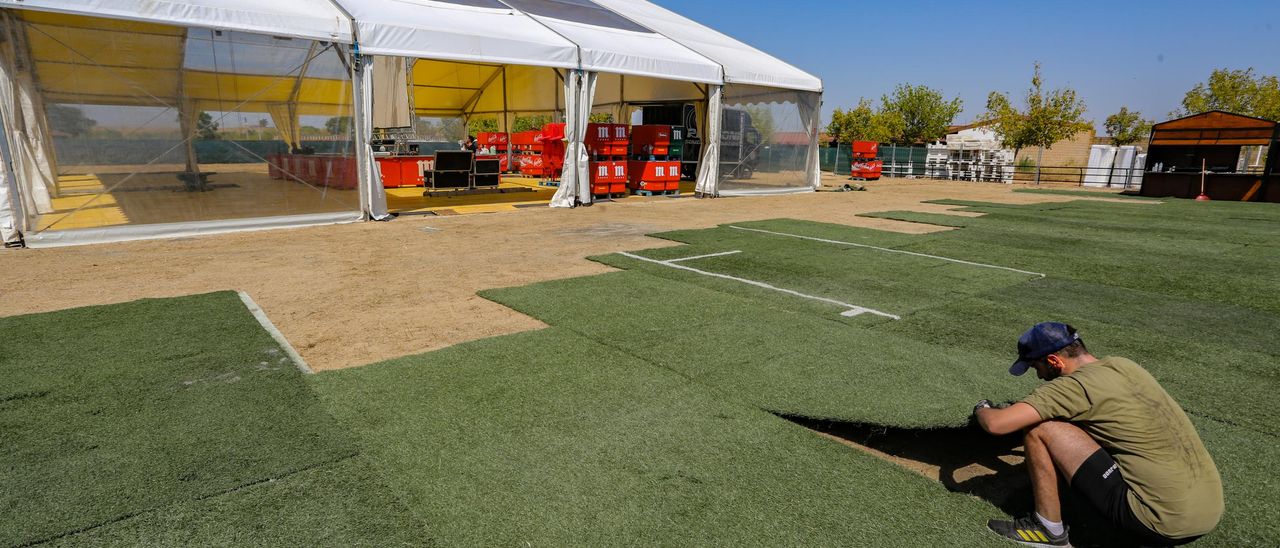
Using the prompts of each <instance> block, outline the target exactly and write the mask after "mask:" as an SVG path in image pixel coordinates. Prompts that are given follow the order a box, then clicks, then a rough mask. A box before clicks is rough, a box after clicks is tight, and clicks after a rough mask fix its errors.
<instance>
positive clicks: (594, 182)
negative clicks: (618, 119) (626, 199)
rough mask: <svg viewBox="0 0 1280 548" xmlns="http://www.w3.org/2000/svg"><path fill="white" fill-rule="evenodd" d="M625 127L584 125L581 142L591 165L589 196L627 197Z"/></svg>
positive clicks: (616, 125)
mask: <svg viewBox="0 0 1280 548" xmlns="http://www.w3.org/2000/svg"><path fill="white" fill-rule="evenodd" d="M629 129H630V128H629V127H628V126H627V124H587V134H586V135H583V139H582V142H583V144H584V145H586V147H587V154H588V155H590V157H591V161H590V163H588V168H587V169H588V170H589V173H590V174H591V194H594V195H597V196H601V195H606V196H612V195H614V194H626V193H627V169H628V166H627V145H628V143H630V141H631V138H630V135H629V131H628V130H629Z"/></svg>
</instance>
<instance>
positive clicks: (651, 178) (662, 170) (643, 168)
mask: <svg viewBox="0 0 1280 548" xmlns="http://www.w3.org/2000/svg"><path fill="white" fill-rule="evenodd" d="M627 164H628V165H627V178H628V180H629V181H630V183H631V188H633V189H634V188H640V183H642V182H649V183H667V182H673V183H676V184H677V185H678V184H679V183H680V162H679V161H678V160H662V161H655V162H648V161H635V160H633V161H630V162H628V163H627ZM646 190H649V189H647V188H646Z"/></svg>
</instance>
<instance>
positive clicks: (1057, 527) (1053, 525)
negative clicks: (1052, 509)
mask: <svg viewBox="0 0 1280 548" xmlns="http://www.w3.org/2000/svg"><path fill="white" fill-rule="evenodd" d="M1036 519H1038V520H1040V525H1043V526H1044V528H1045V529H1048V530H1049V532H1050V533H1053V536H1055V537H1057V536H1061V535H1062V532H1063V531H1065V530H1066V527H1065V526H1064V525H1062V522H1061V521H1049V520H1048V518H1045V517H1044V516H1042V515H1040V512H1036Z"/></svg>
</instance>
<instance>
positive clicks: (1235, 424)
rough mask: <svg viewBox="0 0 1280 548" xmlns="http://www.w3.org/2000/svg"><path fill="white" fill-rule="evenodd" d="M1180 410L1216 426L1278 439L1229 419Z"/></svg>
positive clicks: (1191, 410) (1270, 434)
mask: <svg viewBox="0 0 1280 548" xmlns="http://www.w3.org/2000/svg"><path fill="white" fill-rule="evenodd" d="M1182 410H1183V411H1184V412H1186V413H1187V414H1188V415H1195V416H1197V417H1200V418H1202V419H1205V420H1210V421H1213V422H1216V423H1218V424H1225V425H1227V426H1231V427H1234V428H1239V429H1241V430H1248V431H1250V432H1253V433H1255V434H1262V435H1264V436H1270V437H1273V438H1280V434H1273V433H1271V432H1267V431H1266V430H1258V429H1257V428H1254V427H1252V426H1249V425H1247V424H1240V423H1238V422H1235V421H1233V420H1230V419H1223V418H1219V417H1215V416H1213V415H1210V414H1208V413H1202V412H1200V411H1196V410H1195V409H1187V408H1185V407H1184V408H1182Z"/></svg>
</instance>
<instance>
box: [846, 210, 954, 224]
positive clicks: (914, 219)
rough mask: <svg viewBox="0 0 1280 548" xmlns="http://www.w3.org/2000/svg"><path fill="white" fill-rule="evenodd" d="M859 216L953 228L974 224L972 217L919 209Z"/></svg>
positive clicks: (860, 214)
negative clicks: (926, 211) (923, 211)
mask: <svg viewBox="0 0 1280 548" xmlns="http://www.w3.org/2000/svg"><path fill="white" fill-rule="evenodd" d="M858 216H859V217H870V218H873V219H890V220H894V221H906V222H909V223H920V224H926V225H938V226H946V227H951V228H964V227H966V226H970V225H972V224H974V221H972V220H971V219H972V217H961V216H959V215H945V214H939V213H921V212H919V211H876V212H873V213H859V214H858Z"/></svg>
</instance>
